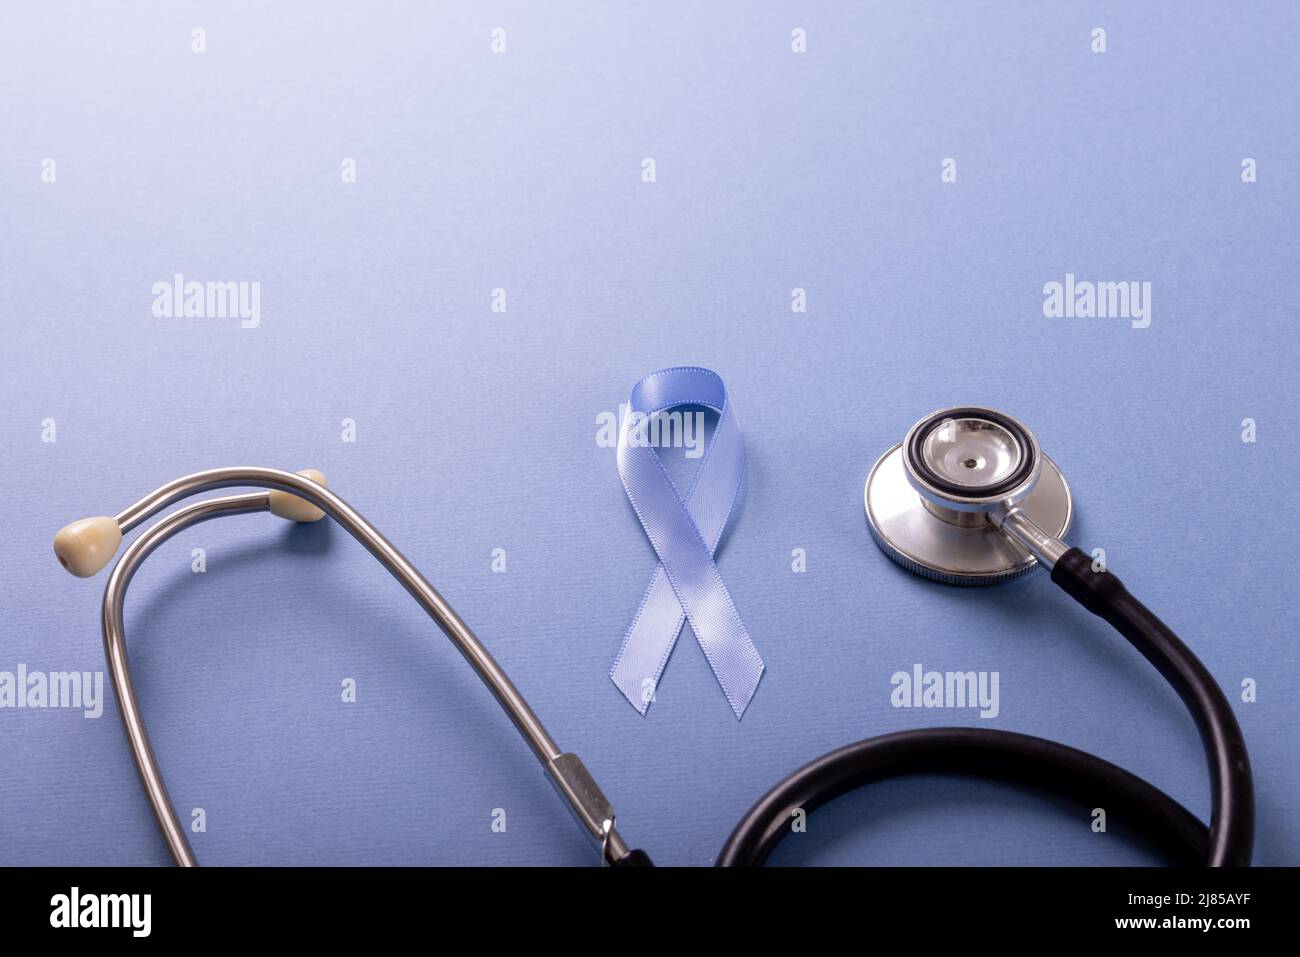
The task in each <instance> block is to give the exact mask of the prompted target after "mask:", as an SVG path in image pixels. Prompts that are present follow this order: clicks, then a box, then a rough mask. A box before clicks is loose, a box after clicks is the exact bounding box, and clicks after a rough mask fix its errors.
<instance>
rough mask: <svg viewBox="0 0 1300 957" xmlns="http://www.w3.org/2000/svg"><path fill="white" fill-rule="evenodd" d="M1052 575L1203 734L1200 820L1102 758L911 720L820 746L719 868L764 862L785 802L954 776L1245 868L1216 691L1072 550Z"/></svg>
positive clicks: (809, 804)
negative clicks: (1077, 804)
mask: <svg viewBox="0 0 1300 957" xmlns="http://www.w3.org/2000/svg"><path fill="white" fill-rule="evenodd" d="M1052 581H1054V582H1055V583H1056V584H1057V585H1059V586H1060V587H1061V588H1062V589H1064V590H1065V591H1066V592H1067V593H1068V594H1069V595H1070V596H1071V597H1073V598H1075V599H1076V600H1077V601H1078V602H1079V603H1080V604H1082V605H1083V606H1084V607H1085V608H1087V609H1088V610H1089V611H1091V612H1093V613H1094V614H1096V615H1098V616H1100V617H1101V618H1103V619H1105V620H1106V621H1108V622H1110V624H1112V625H1113V626H1114V627H1115V628H1116V630H1118V631H1119V632H1120V633H1121V634H1122V635H1124V637H1125V638H1127V639H1128V640H1129V641H1131V642H1132V643H1133V645H1134V646H1135V647H1136V648H1137V649H1138V651H1140V652H1141V653H1142V654H1143V655H1144V656H1145V657H1146V659H1147V660H1148V661H1150V662H1151V663H1152V664H1153V665H1155V667H1156V668H1157V670H1159V671H1160V673H1161V674H1162V675H1163V676H1164V677H1165V679H1166V680H1167V681H1168V682H1169V683H1170V684H1171V685H1172V686H1173V687H1174V689H1175V690H1176V691H1177V692H1178V694H1179V696H1180V697H1181V698H1182V699H1183V702H1184V703H1185V704H1186V705H1187V708H1188V710H1190V711H1191V713H1192V717H1193V718H1194V719H1195V721H1196V726H1197V729H1198V730H1199V731H1200V733H1201V738H1202V739H1203V741H1204V742H1205V749H1206V754H1207V757H1208V759H1209V767H1210V779H1211V784H1212V808H1213V813H1212V816H1211V824H1210V827H1209V828H1208V829H1207V828H1206V826H1205V825H1204V824H1203V823H1201V821H1200V820H1198V819H1197V818H1196V816H1195V815H1193V814H1192V813H1191V812H1190V811H1188V810H1187V809H1186V808H1185V807H1183V806H1182V805H1181V804H1179V803H1178V802H1177V801H1175V800H1174V799H1173V798H1171V797H1169V795H1167V794H1165V793H1164V792H1163V791H1161V790H1160V789H1159V788H1157V787H1155V786H1154V785H1152V784H1149V783H1148V782H1146V781H1144V780H1143V779H1142V778H1140V777H1138V776H1137V775H1134V774H1131V773H1129V772H1128V771H1125V770H1124V769H1123V768H1120V767H1118V766H1116V765H1114V764H1111V763H1110V762H1108V761H1104V760H1102V759H1101V758H1099V757H1097V756H1096V755H1093V754H1088V753H1087V752H1086V751H1079V750H1076V749H1075V748H1071V747H1067V746H1066V745H1063V744H1059V743H1057V742H1055V741H1048V740H1046V739H1043V738H1035V737H1030V736H1029V735H1023V734H1015V733H1012V732H1009V731H993V730H987V729H983V728H923V729H919V730H914V731H901V732H898V733H896V734H886V735H881V736H880V737H876V738H869V739H867V740H865V741H859V742H857V743H856V744H850V745H848V746H847V747H843V748H840V749H839V750H837V751H832V752H830V753H829V754H825V755H823V756H822V757H820V758H818V759H817V760H815V761H813V762H811V763H810V764H806V765H804V766H803V767H802V768H800V769H799V770H798V771H796V772H794V773H793V774H791V775H790V776H789V777H787V778H786V779H785V780H783V781H781V782H780V783H779V784H777V785H776V787H774V788H772V790H770V791H768V792H767V794H765V795H763V797H761V798H760V799H759V800H758V803H756V804H755V805H754V806H753V807H752V808H750V809H749V811H748V812H747V813H746V814H745V816H744V817H743V818H742V819H741V821H740V823H739V824H737V825H736V828H735V830H733V831H732V833H731V836H730V837H729V838H728V839H727V843H726V844H725V845H724V846H723V848H722V851H721V852H720V853H719V855H718V859H717V864H718V866H720V867H735V866H752V865H760V864H762V863H764V862H765V861H766V860H767V858H768V856H769V855H770V854H771V853H772V851H773V850H774V849H775V848H776V846H777V845H778V844H779V843H780V842H781V840H782V838H784V837H785V835H786V834H788V833H790V821H791V815H792V813H793V812H794V810H795V809H796V808H802V809H803V811H804V812H805V813H807V814H811V813H812V811H813V810H815V809H816V808H818V807H820V806H821V805H823V804H825V803H826V802H828V801H831V800H834V799H835V798H837V797H839V796H840V795H842V794H845V793H847V792H849V791H852V790H854V789H856V788H859V787H862V786H863V785H866V784H870V783H871V782H873V781H880V780H883V779H885V778H891V777H897V776H900V775H904V774H916V773H950V774H951V773H956V774H968V775H974V776H977V777H983V778H992V779H995V780H1001V781H1007V782H1011V783H1014V784H1020V785H1026V786H1030V787H1034V788H1038V789H1041V790H1045V791H1048V792H1052V793H1055V794H1059V795H1061V796H1064V797H1067V798H1072V799H1074V800H1076V801H1081V802H1084V803H1085V804H1086V805H1088V806H1091V807H1104V808H1106V809H1107V813H1108V816H1111V815H1113V817H1114V819H1115V820H1118V821H1120V822H1123V823H1124V824H1126V825H1128V826H1130V827H1132V828H1134V829H1135V830H1136V831H1138V832H1139V833H1141V834H1143V835H1145V836H1146V837H1147V838H1148V839H1149V840H1150V841H1151V842H1152V843H1153V844H1154V845H1155V846H1156V847H1157V848H1159V849H1160V850H1162V851H1163V852H1165V853H1166V854H1167V855H1169V856H1170V857H1171V858H1172V859H1173V860H1174V861H1175V862H1176V863H1179V864H1207V865H1209V866H1212V867H1221V866H1246V865H1248V864H1249V863H1250V856H1251V846H1252V844H1253V840H1254V791H1253V787H1252V785H1251V777H1250V760H1249V758H1248V756H1247V754H1246V744H1245V741H1244V740H1243V738H1242V736H1241V729H1240V728H1239V727H1238V726H1237V721H1236V718H1235V717H1234V716H1233V714H1232V709H1231V707H1230V706H1229V705H1228V702H1227V699H1226V698H1225V697H1224V695H1223V692H1222V691H1221V690H1220V689H1219V686H1218V685H1217V684H1216V683H1215V682H1214V679H1213V678H1212V677H1211V676H1210V673H1209V672H1208V671H1206V669H1205V666H1204V665H1202V664H1201V663H1200V662H1199V661H1198V660H1197V659H1196V657H1195V656H1194V655H1193V654H1192V653H1191V651H1190V650H1189V649H1188V648H1187V646H1186V645H1184V644H1183V643H1182V642H1181V641H1179V639H1178V637H1177V636H1176V635H1175V634H1174V633H1173V632H1172V631H1170V630H1169V629H1168V628H1167V627H1166V626H1165V625H1164V623H1163V622H1161V621H1160V620H1159V619H1158V618H1156V617H1155V615H1153V614H1152V613H1151V612H1150V611H1149V610H1148V609H1147V608H1145V607H1144V606H1143V605H1142V604H1141V603H1140V602H1138V601H1137V599H1135V598H1133V596H1132V595H1131V594H1129V592H1128V590H1127V589H1126V588H1125V587H1124V585H1123V584H1122V583H1121V582H1120V580H1119V579H1118V578H1116V577H1115V576H1114V575H1111V574H1110V573H1109V572H1107V571H1104V570H1102V571H1094V570H1093V567H1092V559H1090V558H1089V557H1088V556H1087V555H1085V554H1083V552H1081V551H1079V550H1078V549H1077V548H1072V549H1070V550H1069V551H1068V552H1067V553H1066V554H1065V555H1064V556H1062V558H1061V559H1060V560H1059V561H1057V563H1056V565H1055V567H1054V568H1053V570H1052Z"/></svg>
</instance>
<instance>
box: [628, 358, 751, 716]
mask: <svg viewBox="0 0 1300 957" xmlns="http://www.w3.org/2000/svg"><path fill="white" fill-rule="evenodd" d="M683 405H694V406H704V407H705V408H709V409H713V410H714V411H715V412H717V413H718V424H717V426H716V427H715V428H714V430H713V436H712V437H711V438H710V439H709V442H708V446H707V447H706V448H705V450H704V455H703V456H702V457H701V458H700V462H699V465H698V466H697V467H696V469H695V474H694V475H693V476H692V477H691V482H690V485H689V486H688V487H687V489H686V494H685V495H682V494H681V493H680V492H679V491H678V489H677V486H676V485H675V484H674V483H673V480H672V479H671V478H670V477H669V475H668V470H667V469H665V468H664V464H663V462H662V461H661V460H660V458H659V453H658V452H657V451H656V450H655V449H654V448H653V446H652V445H651V444H650V443H649V442H647V441H646V437H647V435H649V431H648V424H649V422H650V420H651V418H652V417H654V416H657V415H659V414H660V413H663V412H666V411H667V410H669V409H672V408H674V407H676V406H683ZM662 424H663V420H662V419H661V420H660V426H662ZM662 432H663V429H662V428H660V429H659V433H660V435H659V444H660V445H662V444H664V443H663V437H662ZM618 474H619V477H620V478H621V479H622V480H623V489H624V490H625V491H626V492H627V498H628V501H629V502H631V503H632V508H633V509H634V510H635V511H636V514H637V518H639V519H640V520H641V526H642V527H643V528H644V529H645V533H646V537H647V538H649V539H650V544H651V545H653V546H654V550H655V554H656V555H658V556H659V566H658V567H657V568H656V569H655V572H654V576H653V577H652V578H651V579H650V584H649V585H648V586H647V588H646V590H645V594H644V596H642V598H641V607H640V608H638V609H637V612H636V617H635V618H634V619H633V620H632V625H631V627H630V628H628V631H627V636H626V637H625V638H624V639H623V645H622V647H621V648H619V651H618V655H617V657H615V659H614V665H613V667H612V668H610V671H609V676H610V678H611V679H613V682H614V684H615V685H617V686H618V690H619V691H621V692H623V694H624V696H626V697H627V700H628V701H629V702H631V704H632V707H634V708H636V709H637V711H639V712H641V714H643V715H644V714H645V713H646V711H647V710H648V709H649V707H650V702H651V701H653V700H654V690H655V688H656V687H658V684H659V676H660V675H661V674H663V670H664V667H665V666H666V665H667V664H668V656H669V655H671V654H672V652H673V645H675V644H676V643H677V636H678V634H679V633H680V632H681V630H682V622H683V621H685V620H689V621H690V623H691V630H692V631H694V632H695V640H696V641H698V642H699V643H700V648H702V649H703V650H704V657H705V658H707V659H708V662H709V666H710V667H711V668H712V669H713V674H714V675H715V676H716V677H717V679H718V684H719V685H721V686H722V693H723V694H725V695H726V696H727V701H729V702H730V703H731V710H732V711H734V712H735V713H736V718H737V719H739V718H740V717H741V716H742V715H743V714H744V713H745V708H746V707H747V706H748V705H749V701H750V699H751V698H752V697H753V696H754V692H755V691H756V690H757V688H758V682H759V679H760V678H762V677H763V659H762V658H761V657H759V654H758V651H757V649H755V648H754V643H753V642H752V641H750V640H749V633H748V632H747V631H745V626H744V624H743V623H742V622H741V620H740V615H739V614H738V613H737V611H736V606H735V605H734V604H732V601H731V594H730V593H729V592H728V591H727V586H726V585H724V584H723V582H722V576H721V575H719V574H718V567H717V565H715V564H714V561H713V553H714V552H715V551H716V549H717V547H718V542H719V540H720V539H721V538H722V533H723V530H724V529H725V528H726V526H727V520H728V519H729V518H730V517H731V512H732V509H733V508H734V507H735V505H736V501H737V499H738V498H739V496H740V487H741V482H742V480H743V478H744V475H745V440H744V437H743V436H742V435H741V433H740V425H739V423H738V422H737V421H736V414H735V412H734V411H733V409H732V407H731V402H730V401H728V398H727V389H726V386H724V385H723V384H722V379H721V378H720V377H719V376H718V374H717V373H716V372H713V371H711V370H709V369H701V368H699V367H695V366H680V367H677V368H672V369H662V370H660V371H659V372H652V373H651V374H650V375H648V376H646V377H645V378H644V379H642V380H641V381H640V382H638V383H637V384H636V385H635V386H633V388H632V395H631V397H630V398H629V399H628V414H627V415H626V416H625V417H624V420H623V422H622V424H621V426H620V428H619V436H618Z"/></svg>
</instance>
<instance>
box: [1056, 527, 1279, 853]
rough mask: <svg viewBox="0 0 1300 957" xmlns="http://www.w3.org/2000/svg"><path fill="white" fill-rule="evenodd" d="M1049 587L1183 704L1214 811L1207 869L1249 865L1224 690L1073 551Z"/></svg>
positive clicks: (1244, 780)
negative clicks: (1121, 640) (1109, 631)
mask: <svg viewBox="0 0 1300 957" xmlns="http://www.w3.org/2000/svg"><path fill="white" fill-rule="evenodd" d="M1052 581H1054V582H1055V583H1056V584H1058V585H1060V586H1061V588H1062V589H1063V590H1064V591H1065V592H1066V593H1067V594H1068V595H1069V596H1070V597H1071V598H1073V599H1074V600H1075V601H1077V602H1078V603H1079V604H1081V605H1082V606H1083V607H1084V608H1086V609H1088V611H1090V612H1092V613H1093V614H1094V615H1096V616H1098V617H1099V618H1102V619H1104V620H1105V621H1108V622H1109V623H1110V624H1111V625H1112V626H1114V628H1115V630H1116V631H1118V632H1119V633H1120V634H1121V635H1123V636H1124V637H1125V638H1127V639H1128V640H1129V641H1130V642H1131V643H1132V644H1133V647H1134V648H1136V649H1137V650H1138V651H1140V652H1142V655H1143V657H1145V658H1146V659H1147V661H1149V662H1151V664H1153V665H1155V667H1156V670H1157V671H1159V672H1160V674H1162V675H1163V676H1164V678H1165V680H1166V681H1168V682H1169V683H1170V684H1171V685H1173V688H1174V690H1175V691H1177V692H1178V696H1179V697H1180V698H1182V699H1183V703H1184V704H1185V705H1187V710H1189V711H1190V712H1191V713H1192V718H1193V719H1194V720H1195V721H1196V728H1197V730H1198V731H1200V733H1201V740H1202V741H1203V742H1204V743H1205V756H1206V759H1207V760H1208V761H1209V765H1210V783H1211V787H1212V791H1211V797H1212V805H1211V806H1212V809H1213V810H1212V813H1211V816H1210V851H1209V857H1208V859H1207V860H1206V863H1207V864H1208V865H1209V866H1211V867H1244V866H1246V865H1248V864H1249V863H1250V855H1251V849H1252V846H1253V845H1254V841H1255V791H1254V787H1253V785H1252V784H1251V776H1250V758H1249V756H1248V755H1247V753H1246V741H1245V739H1244V738H1243V737H1242V736H1241V728H1240V727H1239V726H1238V725H1237V719H1236V716H1235V715H1233V713H1232V706H1231V705H1229V704H1228V699H1227V698H1226V697H1224V694H1223V691H1222V690H1220V688H1219V686H1218V684H1217V683H1215V680H1214V678H1213V677H1212V676H1211V675H1210V673H1209V671H1207V670H1206V668H1205V665H1203V664H1201V662H1200V660H1199V659H1197V657H1196V656H1195V655H1194V654H1192V652H1191V649H1189V648H1188V647H1187V646H1186V645H1185V644H1183V643H1182V641H1180V640H1179V638H1178V636H1177V635H1175V634H1174V633H1173V632H1172V631H1170V630H1169V628H1168V627H1167V626H1166V625H1165V623H1164V622H1162V621H1161V620H1160V619H1159V618H1157V617H1156V616H1155V615H1153V614H1152V613H1151V611H1150V610H1149V609H1148V608H1147V607H1146V606H1145V605H1143V604H1142V603H1141V602H1140V601H1138V600H1137V599H1136V598H1134V597H1133V596H1132V595H1131V594H1130V593H1129V590H1128V589H1127V588H1125V587H1124V583H1123V582H1121V581H1120V580H1119V579H1118V578H1116V577H1115V576H1114V575H1112V574H1111V573H1110V572H1108V571H1105V570H1104V569H1103V570H1101V571H1094V570H1093V562H1092V559H1091V558H1089V557H1088V556H1087V555H1085V554H1084V553H1083V552H1081V551H1080V550H1079V549H1077V548H1071V549H1070V550H1069V551H1067V552H1066V553H1065V554H1064V555H1062V556H1061V557H1060V558H1059V559H1058V560H1057V562H1056V565H1055V566H1053V568H1052Z"/></svg>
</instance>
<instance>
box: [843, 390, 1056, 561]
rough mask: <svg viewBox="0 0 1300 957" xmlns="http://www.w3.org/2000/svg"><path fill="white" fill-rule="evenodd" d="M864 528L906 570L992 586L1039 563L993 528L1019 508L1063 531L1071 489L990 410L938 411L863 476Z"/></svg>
mask: <svg viewBox="0 0 1300 957" xmlns="http://www.w3.org/2000/svg"><path fill="white" fill-rule="evenodd" d="M865 500H866V512H867V525H868V526H869V528H870V529H871V536H872V538H874V539H875V541H876V544H877V545H879V546H880V548H881V550H882V551H884V553H885V554H886V555H888V556H889V558H891V559H892V560H893V561H895V562H897V563H898V564H899V565H902V566H903V567H904V568H906V569H907V570H908V571H911V572H915V573H916V574H918V575H922V576H924V577H926V578H930V579H933V580H935V581H941V582H947V583H949V584H954V585H992V584H997V583H998V582H1005V581H1010V580H1011V579H1013V578H1019V577H1020V576H1021V575H1024V574H1026V573H1028V572H1030V571H1033V569H1034V568H1035V567H1036V565H1037V559H1035V558H1034V556H1033V555H1032V554H1030V552H1028V551H1027V550H1026V549H1024V548H1023V547H1021V545H1020V544H1018V543H1017V542H1016V541H1013V540H1012V539H1011V538H1010V537H1009V536H1008V535H1006V534H1004V533H1003V532H1002V530H1001V529H1000V528H999V527H998V521H999V519H1000V517H1001V516H1004V515H1006V514H1007V513H1008V512H1011V511H1014V510H1018V511H1019V512H1020V513H1022V514H1023V515H1024V517H1025V518H1028V519H1029V520H1031V521H1032V522H1033V523H1034V524H1036V525H1038V526H1039V528H1041V529H1042V530H1043V531H1045V532H1047V533H1049V534H1051V535H1053V536H1055V537H1056V538H1061V537H1063V536H1064V535H1065V533H1066V531H1067V529H1069V527H1070V518H1071V514H1072V511H1073V505H1072V502H1071V498H1070V487H1069V485H1067V484H1066V481H1065V477H1064V476H1063V475H1062V474H1061V471H1060V469H1058V468H1057V467H1056V464H1055V463H1054V462H1053V461H1052V460H1051V459H1050V458H1048V457H1047V456H1046V455H1044V454H1043V453H1042V452H1041V450H1040V449H1039V447H1038V440H1037V439H1035V438H1034V435H1033V433H1032V432H1030V431H1029V430H1028V429H1027V428H1025V427H1024V426H1023V425H1022V424H1021V423H1020V422H1018V421H1016V420H1015V419H1013V418H1012V417H1011V416H1009V415H1006V414H1004V413H1001V412H996V411H994V410H992V409H980V408H972V407H957V408H952V409H942V410H940V411H938V412H935V413H933V414H932V415H928V416H926V417H925V418H924V419H922V420H921V421H920V422H918V423H916V425H914V426H913V427H912V429H911V430H910V431H909V432H908V433H907V437H906V438H905V439H904V440H903V441H902V442H901V443H899V444H898V445H895V446H894V447H893V448H891V449H890V450H889V451H888V452H886V453H885V454H884V455H882V456H881V457H880V459H879V460H878V461H877V462H876V464H875V465H874V466H873V467H872V469H871V474H870V475H868V476H867V486H866V493H865Z"/></svg>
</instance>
